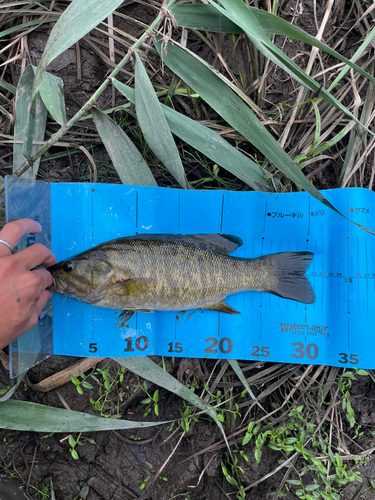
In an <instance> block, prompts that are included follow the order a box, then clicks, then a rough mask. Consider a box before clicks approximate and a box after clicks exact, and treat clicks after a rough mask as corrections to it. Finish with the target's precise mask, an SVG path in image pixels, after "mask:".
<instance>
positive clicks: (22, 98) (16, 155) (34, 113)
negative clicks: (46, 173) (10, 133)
mask: <svg viewBox="0 0 375 500" xmlns="http://www.w3.org/2000/svg"><path fill="white" fill-rule="evenodd" d="M33 78H34V71H33V68H32V66H31V65H29V66H26V68H25V71H24V72H23V73H22V76H21V78H20V80H19V82H18V85H17V92H16V119H15V123H14V140H15V141H22V143H21V144H14V147H13V173H14V172H15V171H16V170H17V169H18V168H19V167H20V166H21V165H22V164H23V163H24V161H25V156H24V145H25V147H26V151H27V152H28V157H30V156H31V155H33V154H34V153H35V152H36V151H37V150H38V149H39V148H40V145H36V144H35V145H32V143H33V141H43V140H44V133H45V129H46V121H47V109H46V107H45V106H44V104H43V101H42V99H41V98H40V95H39V94H38V95H37V98H36V100H35V101H34V103H33V104H34V105H33V107H32V108H30V105H31V91H32V85H33ZM39 163H40V159H38V160H37V161H36V162H35V163H34V165H33V166H32V167H31V168H29V169H28V170H27V171H26V172H25V173H24V174H23V175H22V177H27V178H32V179H35V178H36V176H37V173H38V169H39Z"/></svg>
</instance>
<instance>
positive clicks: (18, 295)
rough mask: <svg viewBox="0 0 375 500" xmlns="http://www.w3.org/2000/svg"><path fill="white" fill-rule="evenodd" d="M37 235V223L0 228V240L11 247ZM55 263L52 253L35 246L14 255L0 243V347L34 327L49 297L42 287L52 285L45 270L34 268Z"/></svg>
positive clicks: (30, 222)
mask: <svg viewBox="0 0 375 500" xmlns="http://www.w3.org/2000/svg"><path fill="white" fill-rule="evenodd" d="M40 232H41V227H40V225H39V224H38V223H37V222H35V221H33V220H30V219H21V220H18V221H15V222H10V223H9V224H7V225H6V226H4V228H3V229H2V231H0V240H4V241H6V242H8V243H9V244H10V245H12V246H15V245H17V243H18V240H19V239H20V238H21V237H22V236H24V235H26V234H29V233H40ZM55 263H56V258H55V256H54V254H53V253H52V252H51V251H50V250H48V248H46V247H45V246H43V245H41V244H39V243H36V244H35V245H32V246H30V247H29V248H26V249H25V250H21V251H20V252H18V253H17V254H15V255H12V254H11V250H10V248H8V247H7V246H6V245H5V244H4V243H0V348H3V347H4V346H6V345H8V344H10V343H11V342H13V340H15V339H16V338H17V337H19V336H20V335H22V334H23V333H25V332H27V331H28V330H31V328H33V327H34V326H35V325H36V324H37V322H38V316H39V314H40V312H41V310H42V309H43V307H44V305H45V303H46V302H47V300H48V298H49V297H50V296H51V294H50V292H48V291H47V290H46V288H47V287H48V286H50V285H52V277H51V274H50V273H49V272H48V271H46V270H45V269H41V268H39V269H34V268H35V267H37V266H39V265H42V266H45V267H49V266H52V265H53V264H55Z"/></svg>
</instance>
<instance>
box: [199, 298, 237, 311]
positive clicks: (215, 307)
mask: <svg viewBox="0 0 375 500" xmlns="http://www.w3.org/2000/svg"><path fill="white" fill-rule="evenodd" d="M199 309H207V310H209V311H219V312H222V313H225V314H241V313H240V312H239V311H236V309H234V308H233V307H231V306H230V305H228V304H226V303H225V302H224V301H223V300H220V301H219V302H216V303H215V304H210V305H207V306H205V307H200V308H199Z"/></svg>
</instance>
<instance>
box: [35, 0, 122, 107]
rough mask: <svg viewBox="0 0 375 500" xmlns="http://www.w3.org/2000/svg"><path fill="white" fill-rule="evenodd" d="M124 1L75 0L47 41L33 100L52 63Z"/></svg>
mask: <svg viewBox="0 0 375 500" xmlns="http://www.w3.org/2000/svg"><path fill="white" fill-rule="evenodd" d="M121 3H122V0H101V1H100V2H98V1H97V0H74V1H73V2H72V3H71V4H70V5H69V7H68V8H67V9H66V10H65V11H64V12H63V13H62V15H61V17H60V19H59V20H58V21H57V23H56V24H55V26H54V27H53V30H52V32H51V34H50V36H49V38H48V40H47V43H46V46H45V49H44V52H43V56H42V59H41V61H40V63H39V65H38V69H37V71H36V74H35V80H34V87H33V93H32V99H34V97H35V96H36V93H37V92H38V90H39V86H40V85H41V83H42V77H43V73H44V71H45V70H46V68H47V66H48V65H49V63H50V62H51V61H53V60H54V59H55V58H56V57H57V56H59V55H60V54H62V53H63V52H64V51H65V50H66V49H68V48H69V47H71V46H72V45H74V44H75V43H76V42H78V40H80V39H81V38H82V37H83V36H85V35H86V34H87V33H89V31H91V30H92V29H93V28H95V26H96V25H98V24H99V23H100V22H101V21H103V19H105V18H106V17H108V16H109V14H111V13H112V12H113V11H114V10H115V9H116V8H117V7H118V6H119V5H120V4H121Z"/></svg>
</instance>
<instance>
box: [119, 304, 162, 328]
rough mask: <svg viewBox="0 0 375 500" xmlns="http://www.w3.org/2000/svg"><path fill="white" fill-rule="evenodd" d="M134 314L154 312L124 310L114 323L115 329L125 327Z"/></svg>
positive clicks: (147, 310)
mask: <svg viewBox="0 0 375 500" xmlns="http://www.w3.org/2000/svg"><path fill="white" fill-rule="evenodd" d="M135 312H143V313H153V312H154V311H151V310H150V309H136V308H134V309H133V308H129V309H124V311H122V312H121V313H120V314H119V316H118V318H117V321H116V326H117V328H123V327H124V326H125V325H126V323H127V322H128V321H129V320H130V319H131V318H132V317H133V315H134V313H135Z"/></svg>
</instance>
